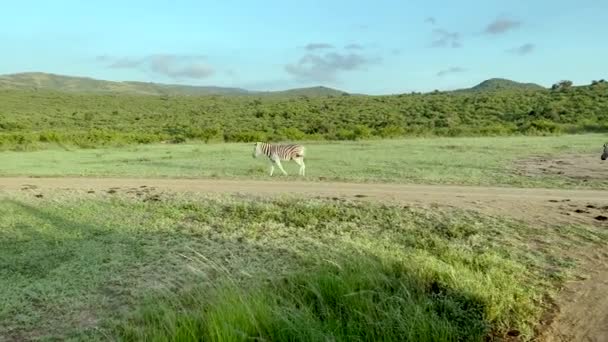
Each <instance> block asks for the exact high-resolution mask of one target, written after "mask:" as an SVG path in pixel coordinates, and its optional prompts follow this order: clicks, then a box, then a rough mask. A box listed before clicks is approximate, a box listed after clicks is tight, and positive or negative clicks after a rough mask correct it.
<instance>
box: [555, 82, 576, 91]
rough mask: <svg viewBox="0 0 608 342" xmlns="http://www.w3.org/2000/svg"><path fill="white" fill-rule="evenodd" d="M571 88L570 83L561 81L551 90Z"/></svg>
mask: <svg viewBox="0 0 608 342" xmlns="http://www.w3.org/2000/svg"><path fill="white" fill-rule="evenodd" d="M570 88H572V81H569V80H563V81H559V82H558V83H555V84H554V85H553V86H551V90H568V89H570Z"/></svg>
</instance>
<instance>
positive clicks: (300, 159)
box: [293, 157, 306, 176]
mask: <svg viewBox="0 0 608 342" xmlns="http://www.w3.org/2000/svg"><path fill="white" fill-rule="evenodd" d="M293 161H295V162H296V163H297V164H298V165H300V171H299V172H298V174H299V175H300V176H304V171H305V169H306V165H304V158H302V157H299V158H295V159H294V160H293Z"/></svg>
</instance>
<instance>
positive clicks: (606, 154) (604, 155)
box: [602, 143, 608, 160]
mask: <svg viewBox="0 0 608 342" xmlns="http://www.w3.org/2000/svg"><path fill="white" fill-rule="evenodd" d="M606 159H608V143H605V144H604V153H602V160H606Z"/></svg>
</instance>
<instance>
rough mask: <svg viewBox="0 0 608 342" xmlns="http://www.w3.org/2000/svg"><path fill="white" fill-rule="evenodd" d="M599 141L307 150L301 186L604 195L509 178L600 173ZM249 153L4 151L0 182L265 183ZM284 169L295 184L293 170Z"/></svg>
mask: <svg viewBox="0 0 608 342" xmlns="http://www.w3.org/2000/svg"><path fill="white" fill-rule="evenodd" d="M607 139H608V137H606V136H605V135H600V134H595V135H574V136H560V137H508V138H505V137H501V138H487V137H486V138H433V139H430V138H429V139H424V138H416V139H404V140H382V141H367V142H350V143H333V144H332V143H307V144H306V146H307V157H306V165H307V179H313V180H314V179H332V180H347V181H391V182H404V183H408V182H411V183H430V184H468V185H501V186H521V187H586V188H607V187H608V180H607V179H590V180H582V179H579V180H576V179H571V178H566V177H562V176H559V175H554V176H548V175H547V176H534V177H530V176H525V175H520V174H517V173H516V172H515V166H514V165H513V162H514V161H515V160H518V159H521V158H525V157H528V156H531V155H557V154H579V153H588V154H597V156H598V158H597V160H598V168H603V167H605V165H602V164H601V163H600V160H599V155H600V154H601V146H602V144H603V143H604V142H605V140H607ZM251 150H252V145H251V144H210V145H204V144H197V145H151V146H150V145H149V146H134V147H133V146H132V147H125V148H111V149H91V150H70V151H68V150H63V149H51V150H44V151H35V152H9V151H7V152H2V153H0V175H32V176H66V175H78V176H121V177H122V176H126V177H189V178H190V177H193V178H197V177H222V178H235V177H236V178H260V179H267V178H268V176H267V173H268V170H269V169H268V162H267V161H266V160H264V159H262V158H260V159H259V160H253V159H252V157H251V152H252V151H251ZM285 167H286V169H287V171H288V172H289V173H290V174H291V176H290V177H293V178H295V177H296V176H294V175H297V166H296V165H295V164H294V163H293V162H290V163H285ZM278 173H280V172H279V171H277V174H278ZM275 178H276V179H281V177H275Z"/></svg>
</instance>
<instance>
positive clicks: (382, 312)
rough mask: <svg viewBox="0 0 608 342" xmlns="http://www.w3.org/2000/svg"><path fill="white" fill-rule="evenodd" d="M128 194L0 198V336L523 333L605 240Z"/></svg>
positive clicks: (372, 207) (416, 217)
mask: <svg viewBox="0 0 608 342" xmlns="http://www.w3.org/2000/svg"><path fill="white" fill-rule="evenodd" d="M142 192H144V194H143V196H140V197H137V198H136V197H135V196H134V195H133V197H131V196H132V195H127V194H121V193H120V192H118V193H114V194H105V193H104V194H87V193H74V192H72V193H70V192H60V193H55V194H53V193H46V194H45V196H44V198H36V197H34V196H33V194H32V195H24V194H21V195H18V194H12V195H8V196H5V197H3V199H2V200H0V212H1V213H2V215H0V227H2V234H0V289H1V290H0V302H1V303H2V306H0V336H4V337H6V338H7V339H9V340H24V339H26V340H29V339H40V338H42V339H49V338H50V339H59V340H65V339H67V338H71V339H73V340H108V339H109V340H125V341H142V340H149V341H153V340H154V341H160V340H163V341H164V340H173V341H176V340H179V341H198V340H201V338H202V339H203V340H206V341H244V340H251V339H258V340H267V341H286V340H290V341H326V340H334V341H347V340H348V341H352V340H384V341H393V340H394V341H397V340H398V341H463V340H467V341H483V340H484V338H486V337H488V336H495V337H496V336H506V335H511V336H520V337H522V338H523V339H524V340H526V339H529V338H530V337H531V336H532V335H533V334H534V331H533V330H534V326H535V324H536V323H537V322H538V319H539V317H540V315H541V314H542V312H543V310H545V309H547V308H548V307H549V305H550V301H548V298H550V297H551V296H552V293H554V291H555V289H556V288H557V287H558V286H559V285H560V284H561V283H562V282H563V281H564V280H565V279H567V278H568V277H569V274H570V273H571V272H572V271H573V267H574V266H575V265H576V259H573V258H572V257H571V256H569V255H570V254H569V251H573V250H580V249H586V248H593V247H594V246H600V245H602V244H603V243H604V241H606V238H608V236H607V235H606V230H605V229H601V228H593V227H583V226H562V227H559V229H547V228H542V229H541V228H535V227H531V226H527V225H526V224H523V223H521V222H515V221H511V220H507V219H501V218H496V217H488V216H484V215H481V214H478V213H475V212H468V211H462V210H455V209H438V208H437V209H434V210H432V209H416V208H408V207H405V208H404V207H402V206H398V205H381V204H373V203H356V202H343V201H329V200H296V199H275V200H260V199H246V198H240V199H235V198H230V197H217V198H210V197H201V196H195V195H187V194H183V195H159V194H153V193H146V192H145V190H142ZM108 213H111V215H108Z"/></svg>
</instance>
